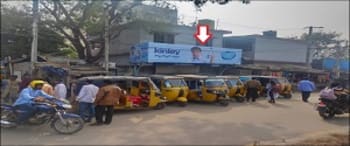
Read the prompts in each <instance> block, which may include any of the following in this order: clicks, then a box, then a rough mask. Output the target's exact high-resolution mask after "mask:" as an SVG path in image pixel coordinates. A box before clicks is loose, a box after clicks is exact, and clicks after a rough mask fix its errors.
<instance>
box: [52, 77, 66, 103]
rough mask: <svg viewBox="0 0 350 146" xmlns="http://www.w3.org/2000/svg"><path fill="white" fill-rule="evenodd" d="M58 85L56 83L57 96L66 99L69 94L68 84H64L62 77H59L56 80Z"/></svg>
mask: <svg viewBox="0 0 350 146" xmlns="http://www.w3.org/2000/svg"><path fill="white" fill-rule="evenodd" d="M55 83H56V85H55V89H54V91H55V94H54V95H55V97H56V98H58V99H66V96H67V87H66V85H64V83H63V80H62V79H57V80H56V81H55Z"/></svg>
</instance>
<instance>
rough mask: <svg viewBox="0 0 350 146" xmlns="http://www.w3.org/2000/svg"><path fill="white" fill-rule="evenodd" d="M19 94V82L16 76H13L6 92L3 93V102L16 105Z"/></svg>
mask: <svg viewBox="0 0 350 146" xmlns="http://www.w3.org/2000/svg"><path fill="white" fill-rule="evenodd" d="M18 93H19V82H18V81H17V76H16V75H11V76H10V80H9V81H8V84H7V86H6V87H5V90H4V92H2V94H3V95H2V97H3V102H7V103H11V104H12V103H14V102H15V101H16V99H17V97H18Z"/></svg>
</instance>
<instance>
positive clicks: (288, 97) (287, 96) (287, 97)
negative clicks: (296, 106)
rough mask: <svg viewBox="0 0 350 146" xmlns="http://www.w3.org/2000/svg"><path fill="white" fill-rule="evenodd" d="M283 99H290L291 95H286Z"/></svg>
mask: <svg viewBox="0 0 350 146" xmlns="http://www.w3.org/2000/svg"><path fill="white" fill-rule="evenodd" d="M284 98H286V99H291V98H292V94H286V95H284Z"/></svg>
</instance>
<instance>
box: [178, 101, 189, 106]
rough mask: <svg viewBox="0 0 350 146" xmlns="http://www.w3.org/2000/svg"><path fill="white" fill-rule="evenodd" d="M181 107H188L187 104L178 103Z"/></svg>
mask: <svg viewBox="0 0 350 146" xmlns="http://www.w3.org/2000/svg"><path fill="white" fill-rule="evenodd" d="M177 104H178V105H179V106H180V107H185V106H187V102H178V103H177Z"/></svg>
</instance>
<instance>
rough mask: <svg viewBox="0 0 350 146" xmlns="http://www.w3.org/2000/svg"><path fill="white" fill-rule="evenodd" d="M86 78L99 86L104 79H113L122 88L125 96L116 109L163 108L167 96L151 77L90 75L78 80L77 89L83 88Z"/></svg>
mask: <svg viewBox="0 0 350 146" xmlns="http://www.w3.org/2000/svg"><path fill="white" fill-rule="evenodd" d="M86 80H91V81H92V83H93V84H95V85H96V86H98V87H101V86H103V81H104V80H111V81H113V82H114V83H116V84H117V85H118V86H119V87H120V88H121V89H122V90H123V96H122V97H121V98H120V99H119V103H117V104H116V105H115V106H114V109H115V110H131V109H145V108H153V109H163V108H164V107H165V105H166V104H165V103H166V97H163V96H161V93H160V90H159V89H158V88H157V86H156V85H155V84H154V83H153V81H152V80H151V79H150V78H149V77H135V76H90V77H83V78H80V79H79V80H78V84H77V91H78V93H79V90H80V89H81V87H82V85H83V84H84V82H85V81H86Z"/></svg>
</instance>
